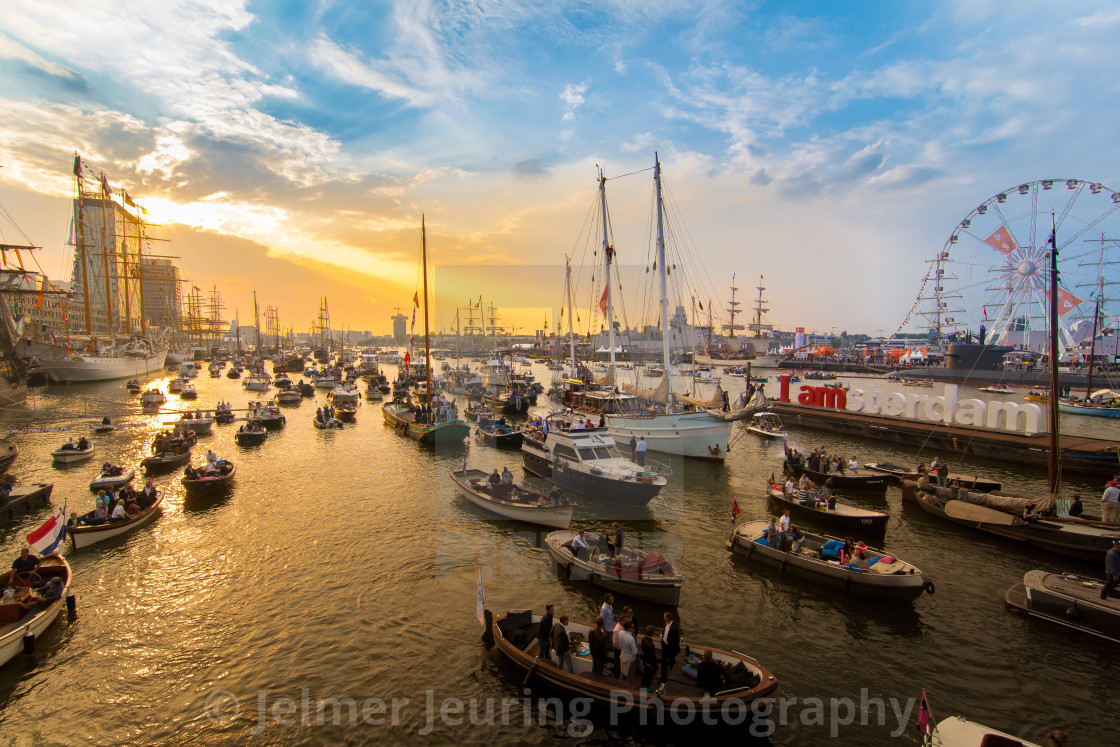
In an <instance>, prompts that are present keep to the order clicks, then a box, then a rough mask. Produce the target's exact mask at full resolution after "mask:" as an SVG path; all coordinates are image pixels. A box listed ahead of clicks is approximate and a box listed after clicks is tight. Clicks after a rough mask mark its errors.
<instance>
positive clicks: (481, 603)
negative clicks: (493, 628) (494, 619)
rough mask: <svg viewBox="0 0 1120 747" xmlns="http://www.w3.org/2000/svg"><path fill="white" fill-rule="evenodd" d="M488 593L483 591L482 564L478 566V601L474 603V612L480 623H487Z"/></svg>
mask: <svg viewBox="0 0 1120 747" xmlns="http://www.w3.org/2000/svg"><path fill="white" fill-rule="evenodd" d="M485 608H486V594H485V593H484V592H483V591H482V566H481V565H479V566H478V601H477V602H475V605H474V614H475V617H477V618H478V621H479V622H480V623H483V624H485V623H486V614H485V612H484V610H485Z"/></svg>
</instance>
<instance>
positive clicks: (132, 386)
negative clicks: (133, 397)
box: [124, 379, 143, 394]
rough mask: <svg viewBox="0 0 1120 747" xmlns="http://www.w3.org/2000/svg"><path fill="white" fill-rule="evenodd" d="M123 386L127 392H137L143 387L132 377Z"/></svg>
mask: <svg viewBox="0 0 1120 747" xmlns="http://www.w3.org/2000/svg"><path fill="white" fill-rule="evenodd" d="M124 388H125V389H127V390H128V393H129V394H139V393H140V392H141V390H142V389H143V387H142V386H140V382H139V381H137V380H136V379H133V380H132V381H130V382H128V383H127V384H125V385H124Z"/></svg>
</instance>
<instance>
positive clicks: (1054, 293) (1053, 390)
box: [1046, 216, 1062, 505]
mask: <svg viewBox="0 0 1120 747" xmlns="http://www.w3.org/2000/svg"><path fill="white" fill-rule="evenodd" d="M1050 223H1051V226H1052V230H1051V231H1050V403H1049V404H1050V450H1049V454H1048V459H1047V465H1046V467H1047V470H1046V471H1047V477H1048V478H1049V480H1050V496H1049V501H1048V502H1049V503H1050V504H1051V505H1053V502H1054V499H1056V498H1057V497H1058V491H1059V489H1060V487H1061V483H1062V475H1061V452H1060V444H1059V441H1060V431H1061V423H1060V419H1059V418H1060V415H1059V413H1060V410H1059V408H1058V236H1057V232H1058V227H1057V224H1056V223H1055V222H1054V217H1053V216H1050Z"/></svg>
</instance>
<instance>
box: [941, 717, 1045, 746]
mask: <svg viewBox="0 0 1120 747" xmlns="http://www.w3.org/2000/svg"><path fill="white" fill-rule="evenodd" d="M923 744H924V745H926V747H1041V745H1039V744H1037V743H1035V742H1028V741H1026V740H1025V739H1020V738H1019V737H1016V736H1014V735H1012V734H1008V733H1007V732H1003V731H999V730H998V729H993V728H991V727H990V726H984V725H983V724H978V723H976V722H974V721H969V720H968V719H966V718H962V717H960V716H950V717H949V718H946V719H942V720H941V721H938V722H937V724H936V725H934V724H930V726H929V732H928V733H927V734H926V735H925V739H924V741H923ZM1048 744H1055V743H1053V742H1048Z"/></svg>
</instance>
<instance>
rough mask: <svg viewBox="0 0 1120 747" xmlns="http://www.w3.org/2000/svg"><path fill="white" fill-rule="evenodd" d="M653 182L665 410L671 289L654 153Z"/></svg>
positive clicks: (668, 408) (658, 170)
mask: <svg viewBox="0 0 1120 747" xmlns="http://www.w3.org/2000/svg"><path fill="white" fill-rule="evenodd" d="M653 182H654V184H655V185H656V187H657V262H658V264H659V265H660V268H659V270H658V279H659V280H660V283H661V365H662V367H663V368H664V370H665V373H664V376H665V380H666V381H667V382H668V383H669V395H668V399H667V400H666V401H665V412H671V411H672V409H673V386H672V377H671V376H670V375H669V372H670V371H671V369H670V368H669V291H668V288H667V285H668V280H667V277H668V274H667V270H666V267H665V222H664V218H665V204H664V202H662V199H661V159H660V158H659V157H658V155H657V153H656V152H654V154H653Z"/></svg>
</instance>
